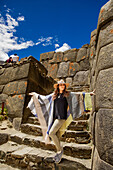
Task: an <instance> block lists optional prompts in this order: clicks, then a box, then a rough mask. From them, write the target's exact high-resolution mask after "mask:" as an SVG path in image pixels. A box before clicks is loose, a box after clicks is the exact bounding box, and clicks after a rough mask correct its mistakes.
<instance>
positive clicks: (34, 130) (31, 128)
mask: <svg viewBox="0 0 113 170" xmlns="http://www.w3.org/2000/svg"><path fill="white" fill-rule="evenodd" d="M21 132H24V133H27V134H30V135H36V136H42V130H41V127H40V125H34V124H30V123H25V124H21Z"/></svg>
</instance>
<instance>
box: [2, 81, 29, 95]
mask: <svg viewBox="0 0 113 170" xmlns="http://www.w3.org/2000/svg"><path fill="white" fill-rule="evenodd" d="M26 89H27V81H25V80H24V81H23V80H21V81H13V82H10V83H8V84H6V85H5V87H4V90H3V93H4V94H7V95H15V94H25V93H26Z"/></svg>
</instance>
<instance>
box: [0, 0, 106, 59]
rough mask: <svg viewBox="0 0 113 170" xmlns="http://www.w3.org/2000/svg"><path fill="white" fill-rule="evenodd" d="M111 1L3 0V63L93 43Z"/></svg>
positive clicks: (0, 27)
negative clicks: (102, 12) (104, 8)
mask: <svg viewBox="0 0 113 170" xmlns="http://www.w3.org/2000/svg"><path fill="white" fill-rule="evenodd" d="M106 2H108V0H0V33H1V35H0V36H1V37H0V39H1V40H0V46H1V47H0V60H5V59H6V58H7V55H8V56H10V55H11V54H14V53H17V54H18V56H19V57H20V59H21V58H23V57H28V56H29V55H32V56H34V57H35V58H36V59H38V60H39V59H40V54H41V53H44V52H49V51H55V50H56V51H58V50H59V48H61V47H62V48H61V49H62V50H66V49H70V48H80V47H81V46H82V45H84V44H87V43H89V42H90V33H91V32H92V31H93V30H94V29H96V27H97V21H98V15H99V11H100V8H101V7H102V6H103V5H104V4H105V3H106Z"/></svg>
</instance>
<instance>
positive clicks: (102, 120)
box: [95, 108, 113, 165]
mask: <svg viewBox="0 0 113 170" xmlns="http://www.w3.org/2000/svg"><path fill="white" fill-rule="evenodd" d="M112 125H113V109H104V108H103V109H99V111H98V113H97V114H96V125H95V143H96V148H97V150H98V153H99V155H100V158H101V159H103V160H104V161H106V162H107V163H109V164H111V165H113V126H112Z"/></svg>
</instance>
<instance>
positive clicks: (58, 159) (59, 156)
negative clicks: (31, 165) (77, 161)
mask: <svg viewBox="0 0 113 170" xmlns="http://www.w3.org/2000/svg"><path fill="white" fill-rule="evenodd" d="M62 154H63V150H62V151H61V152H60V153H58V154H56V155H55V157H54V158H55V163H60V161H61V159H62Z"/></svg>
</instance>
